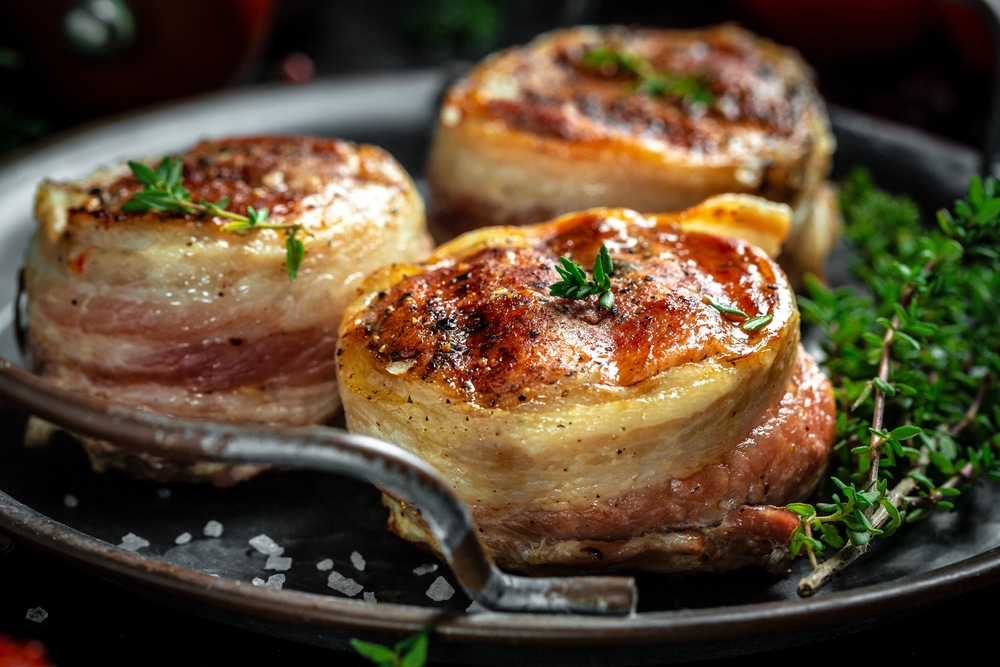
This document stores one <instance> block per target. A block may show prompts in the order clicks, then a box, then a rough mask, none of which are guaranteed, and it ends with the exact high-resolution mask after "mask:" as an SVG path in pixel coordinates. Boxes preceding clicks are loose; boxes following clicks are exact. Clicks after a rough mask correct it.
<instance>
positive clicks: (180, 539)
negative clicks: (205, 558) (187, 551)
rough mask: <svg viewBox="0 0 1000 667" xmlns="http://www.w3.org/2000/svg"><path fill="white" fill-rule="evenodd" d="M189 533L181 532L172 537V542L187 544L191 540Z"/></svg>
mask: <svg viewBox="0 0 1000 667" xmlns="http://www.w3.org/2000/svg"><path fill="white" fill-rule="evenodd" d="M191 537H192V535H191V533H181V534H180V535H178V536H177V537H175V538H174V544H187V543H188V542H190V541H191Z"/></svg>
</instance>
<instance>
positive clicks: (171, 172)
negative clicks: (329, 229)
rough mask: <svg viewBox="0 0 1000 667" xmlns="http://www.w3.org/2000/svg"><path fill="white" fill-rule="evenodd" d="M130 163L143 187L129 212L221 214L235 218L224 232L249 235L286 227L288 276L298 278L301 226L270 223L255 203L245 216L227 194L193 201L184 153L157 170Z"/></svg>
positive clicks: (128, 204) (124, 208)
mask: <svg viewBox="0 0 1000 667" xmlns="http://www.w3.org/2000/svg"><path fill="white" fill-rule="evenodd" d="M128 166H129V168H130V169H131V170H132V174H133V175H134V176H135V178H136V180H138V181H139V183H141V184H142V185H143V189H142V190H139V191H137V192H135V193H134V194H133V195H132V197H131V198H130V199H129V200H128V201H127V202H125V204H124V205H123V206H122V211H124V212H126V213H144V212H146V211H175V212H178V213H194V214H197V215H201V216H218V217H221V218H227V219H229V220H232V221H233V222H230V223H228V224H227V225H225V226H224V227H223V228H222V230H223V231H225V232H231V233H234V234H241V235H242V234H248V233H250V232H251V231H253V230H254V229H281V230H285V231H286V232H287V236H286V238H285V250H286V254H287V260H286V270H287V272H288V278H289V279H290V280H295V277H296V276H297V275H298V272H299V267H300V266H301V265H302V258H303V256H304V254H305V246H304V245H303V243H302V239H300V238H298V232H299V231H301V227H300V226H299V225H294V224H273V223H269V222H268V221H267V216H268V210H267V209H266V208H262V209H254V208H253V207H252V206H248V207H247V214H246V215H241V214H239V213H235V212H233V211H229V210H227V209H226V207H228V206H229V198H228V197H224V198H222V199H220V200H219V201H217V202H209V201H206V200H205V199H202V200H201V201H199V202H197V203H195V202H193V201H191V193H190V192H189V191H188V190H186V189H185V188H184V186H183V185H182V184H181V173H182V168H183V166H184V162H183V159H182V157H181V156H178V157H176V158H170V157H164V158H163V159H162V160H161V161H160V164H159V165H158V166H157V168H156V169H155V170H154V169H153V168H152V167H150V166H148V165H146V164H143V163H141V162H134V161H129V163H128Z"/></svg>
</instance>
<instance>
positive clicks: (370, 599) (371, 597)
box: [361, 591, 378, 604]
mask: <svg viewBox="0 0 1000 667" xmlns="http://www.w3.org/2000/svg"><path fill="white" fill-rule="evenodd" d="M361 597H362V599H363V600H364V601H365V602H367V603H368V604H375V603H376V602H378V600H376V599H375V594H374V593H372V592H371V591H365V594H364V595H363V596H361Z"/></svg>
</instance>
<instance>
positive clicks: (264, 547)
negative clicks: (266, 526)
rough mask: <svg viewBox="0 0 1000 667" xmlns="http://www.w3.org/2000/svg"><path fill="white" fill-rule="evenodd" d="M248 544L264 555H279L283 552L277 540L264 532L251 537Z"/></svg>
mask: <svg viewBox="0 0 1000 667" xmlns="http://www.w3.org/2000/svg"><path fill="white" fill-rule="evenodd" d="M250 546H252V547H253V548H254V549H256V550H257V551H258V552H260V553H262V554H264V555H266V556H280V555H281V554H283V553H284V552H285V548H284V547H282V546H278V543H277V542H275V541H274V540H272V539H271V538H270V537H268V536H267V535H264V534H261V535H257V536H256V537H251V538H250Z"/></svg>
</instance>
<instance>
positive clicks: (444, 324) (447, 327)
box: [434, 317, 458, 331]
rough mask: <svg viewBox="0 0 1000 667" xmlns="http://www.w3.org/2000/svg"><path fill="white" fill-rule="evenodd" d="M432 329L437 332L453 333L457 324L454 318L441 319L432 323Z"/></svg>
mask: <svg viewBox="0 0 1000 667" xmlns="http://www.w3.org/2000/svg"><path fill="white" fill-rule="evenodd" d="M434 328H435V329H437V330H438V331H453V330H455V329H457V328H458V322H456V321H455V318H454V317H442V318H441V319H439V320H438V321H437V322H435V323H434Z"/></svg>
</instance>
